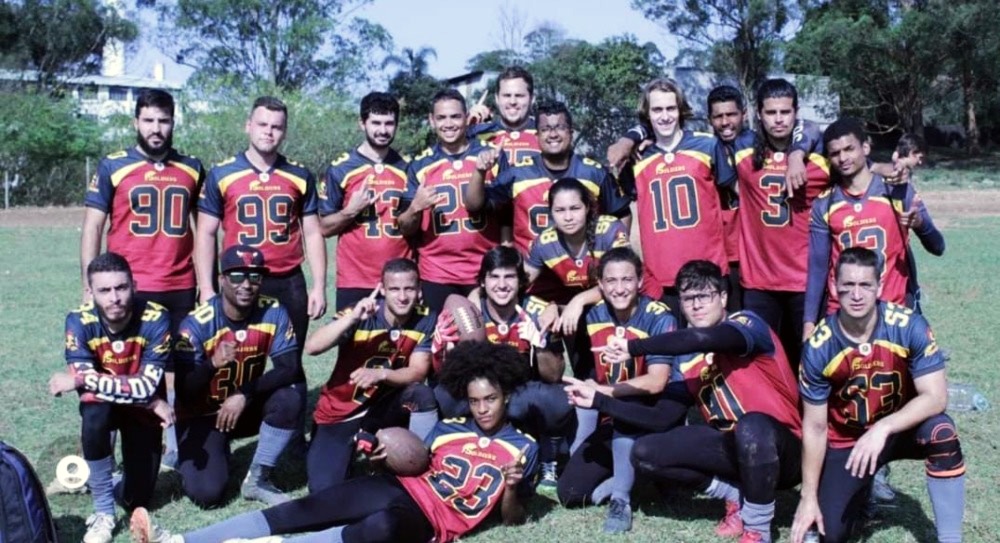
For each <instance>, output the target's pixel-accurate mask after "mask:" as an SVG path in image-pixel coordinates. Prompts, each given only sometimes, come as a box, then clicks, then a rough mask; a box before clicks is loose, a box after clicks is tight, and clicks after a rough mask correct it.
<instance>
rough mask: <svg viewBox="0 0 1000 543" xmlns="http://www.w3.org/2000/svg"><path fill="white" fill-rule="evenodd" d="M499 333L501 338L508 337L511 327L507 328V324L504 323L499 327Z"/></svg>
mask: <svg viewBox="0 0 1000 543" xmlns="http://www.w3.org/2000/svg"><path fill="white" fill-rule="evenodd" d="M497 332H499V333H500V335H501V336H506V335H507V332H510V327H509V326H507V323H505V322H502V323H500V324H498V325H497Z"/></svg>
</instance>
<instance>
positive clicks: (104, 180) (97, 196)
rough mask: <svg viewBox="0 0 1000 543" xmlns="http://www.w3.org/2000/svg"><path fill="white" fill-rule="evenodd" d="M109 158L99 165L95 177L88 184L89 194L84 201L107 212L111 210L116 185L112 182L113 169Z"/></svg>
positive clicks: (85, 203)
mask: <svg viewBox="0 0 1000 543" xmlns="http://www.w3.org/2000/svg"><path fill="white" fill-rule="evenodd" d="M109 162H110V161H109V160H108V159H104V160H102V161H101V162H100V164H98V165H97V171H96V172H95V173H94V177H93V179H91V180H90V184H88V185H87V194H86V195H85V196H84V199H83V203H84V205H85V206H87V207H92V208H94V209H99V210H101V211H103V212H105V213H109V212H110V211H111V202H112V200H113V199H114V195H115V187H114V186H113V185H112V184H111V172H110V171H108V170H110V169H111V167H110V164H109Z"/></svg>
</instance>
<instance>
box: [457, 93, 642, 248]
mask: <svg viewBox="0 0 1000 543" xmlns="http://www.w3.org/2000/svg"><path fill="white" fill-rule="evenodd" d="M537 118H538V134H539V135H540V136H541V147H542V152H541V155H539V156H537V157H532V158H530V159H528V160H525V161H523V162H521V163H519V164H518V165H517V166H516V167H513V168H508V169H505V170H504V172H503V173H502V174H500V175H499V176H498V177H497V179H495V180H494V181H493V183H492V184H491V185H490V186H489V187H487V188H484V184H483V181H482V179H483V177H484V175H485V172H486V170H488V169H489V168H491V167H492V165H493V163H494V161H495V158H496V152H495V151H492V150H487V151H486V152H484V153H483V154H482V155H481V156H480V157H479V165H478V170H479V171H478V172H477V174H476V177H475V178H474V180H473V183H472V184H471V185H470V186H469V195H468V200H467V202H468V205H469V209H479V208H480V207H482V206H483V205H485V203H486V201H487V200H488V201H489V202H490V203H492V204H494V205H497V206H500V205H503V204H507V203H511V204H512V205H513V208H514V210H513V212H514V247H515V248H516V249H517V250H518V251H521V253H522V254H527V253H528V250H529V248H530V245H531V241H532V240H534V239H535V237H537V236H538V235H540V234H541V233H542V232H543V231H544V230H545V229H546V228H547V227H549V212H548V199H549V198H548V192H549V189H550V188H551V187H552V184H553V183H555V182H556V181H558V180H559V179H562V178H564V177H572V178H574V179H577V180H578V181H580V182H581V183H583V184H584V185H585V186H586V187H587V188H588V189H590V191H591V192H592V193H593V194H594V199H595V200H597V201H598V202H600V206H599V207H600V209H601V213H604V214H608V215H614V216H616V217H619V218H621V219H623V220H624V222H625V223H626V224H629V220H630V218H631V216H630V211H629V202H628V200H627V199H626V198H624V197H622V195H621V191H620V190H619V187H618V184H617V183H616V182H615V179H614V178H613V177H612V176H611V174H610V173H608V171H607V170H605V169H604V168H603V167H601V165H600V164H598V163H597V162H595V161H593V160H591V159H589V158H586V157H583V156H580V155H578V154H576V153H574V152H573V116H572V115H570V112H569V109H567V108H566V105H565V104H563V103H562V102H548V103H545V104H541V105H539V106H538V114H537Z"/></svg>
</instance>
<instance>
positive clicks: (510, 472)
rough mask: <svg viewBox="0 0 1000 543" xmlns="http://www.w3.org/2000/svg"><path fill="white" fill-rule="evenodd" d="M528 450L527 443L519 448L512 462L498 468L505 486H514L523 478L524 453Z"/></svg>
mask: <svg viewBox="0 0 1000 543" xmlns="http://www.w3.org/2000/svg"><path fill="white" fill-rule="evenodd" d="M527 452H528V445H525V446H524V447H522V448H521V451H520V452H519V453H518V455H517V458H515V459H514V460H513V461H512V462H510V463H507V464H504V465H503V466H502V467H501V468H500V472H501V473H503V482H504V484H505V485H507V488H514V487H516V486H517V485H518V483H520V482H521V479H522V478H524V462H525V458H524V455H525V454H526V453H527Z"/></svg>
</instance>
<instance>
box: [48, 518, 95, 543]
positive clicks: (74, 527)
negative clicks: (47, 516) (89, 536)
mask: <svg viewBox="0 0 1000 543" xmlns="http://www.w3.org/2000/svg"><path fill="white" fill-rule="evenodd" d="M54 521H55V523H56V535H58V536H59V540H60V541H81V540H82V539H83V534H84V533H86V531H87V519H86V518H85V517H81V516H79V515H62V516H58V517H55V519H54Z"/></svg>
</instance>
